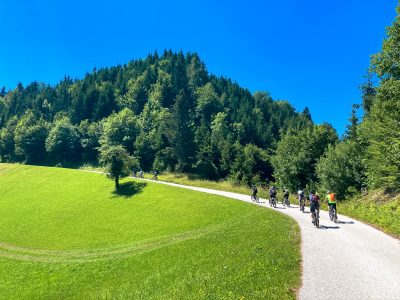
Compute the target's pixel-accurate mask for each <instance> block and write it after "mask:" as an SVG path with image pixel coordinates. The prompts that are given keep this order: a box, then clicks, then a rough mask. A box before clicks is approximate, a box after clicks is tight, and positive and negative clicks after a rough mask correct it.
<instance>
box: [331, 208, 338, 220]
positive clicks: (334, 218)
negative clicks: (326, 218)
mask: <svg viewBox="0 0 400 300" xmlns="http://www.w3.org/2000/svg"><path fill="white" fill-rule="evenodd" d="M332 219H333V222H335V223H336V222H337V216H336V209H332Z"/></svg>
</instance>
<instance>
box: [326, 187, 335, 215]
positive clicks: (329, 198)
mask: <svg viewBox="0 0 400 300" xmlns="http://www.w3.org/2000/svg"><path fill="white" fill-rule="evenodd" d="M325 199H326V201H327V202H328V206H329V211H331V210H332V209H333V208H334V209H335V219H337V208H336V194H335V193H331V191H327V192H326V197H325Z"/></svg>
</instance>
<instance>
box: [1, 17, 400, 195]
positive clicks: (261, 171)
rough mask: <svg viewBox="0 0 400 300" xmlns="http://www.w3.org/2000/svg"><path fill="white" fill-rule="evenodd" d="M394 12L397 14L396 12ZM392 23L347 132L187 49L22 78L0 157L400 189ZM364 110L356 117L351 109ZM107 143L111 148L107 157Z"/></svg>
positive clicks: (341, 189) (11, 100) (302, 184)
mask: <svg viewBox="0 0 400 300" xmlns="http://www.w3.org/2000/svg"><path fill="white" fill-rule="evenodd" d="M398 11H399V10H398ZM398 49H400V18H399V17H398V16H397V17H396V20H395V22H394V23H393V25H392V26H390V27H388V29H387V38H386V39H385V40H384V42H383V47H382V50H381V52H379V53H378V54H376V55H374V56H372V59H371V67H370V69H369V73H368V76H367V80H366V82H365V84H364V85H363V86H362V87H361V88H362V92H363V103H362V104H360V105H354V106H353V110H352V112H349V115H350V118H349V123H348V128H347V131H346V133H345V135H344V136H343V137H342V138H341V139H339V137H338V135H337V133H336V131H335V130H334V129H333V128H332V126H331V125H329V124H327V123H324V124H319V125H316V124H314V123H313V121H312V118H311V115H310V112H309V110H308V108H307V107H306V108H305V109H304V110H303V111H302V112H301V113H300V112H296V111H295V109H294V108H293V107H292V106H291V105H290V104H289V103H288V102H287V101H275V100H273V99H272V98H271V97H270V96H269V94H268V93H267V92H256V93H254V94H251V93H250V92H249V91H248V90H247V89H244V88H242V87H240V86H239V85H238V84H237V83H235V82H233V81H232V80H230V79H227V78H223V77H217V76H214V75H211V74H209V73H208V71H207V69H206V66H205V64H204V62H202V61H201V60H200V58H199V56H198V55H197V54H196V53H186V54H184V53H182V52H179V53H174V52H172V51H171V50H165V51H164V53H163V54H162V55H159V54H158V53H154V54H151V55H149V56H148V57H147V58H146V59H140V60H133V61H131V62H129V63H128V64H126V65H119V66H115V67H110V68H101V69H98V70H97V69H94V70H93V71H92V72H90V73H88V74H86V75H85V76H84V78H83V79H71V78H70V77H65V78H64V79H63V80H62V81H60V82H59V83H58V84H56V85H55V86H50V85H47V84H44V83H38V82H33V83H31V84H29V85H27V86H26V87H24V86H23V85H22V84H21V83H20V84H18V86H17V87H16V88H15V89H13V90H9V91H7V90H6V89H5V88H3V89H1V92H0V128H1V131H0V159H1V161H2V162H24V163H30V164H46V165H63V166H68V165H82V164H86V163H89V164H97V163H98V162H99V161H100V162H102V161H105V160H107V157H111V156H113V155H114V156H116V157H117V156H121V155H122V156H127V157H130V159H131V161H132V164H131V166H132V168H136V169H143V170H145V171H150V170H158V171H169V172H187V173H192V174H196V175H198V176H200V177H202V178H208V179H221V178H224V179H229V180H231V181H232V182H234V183H241V184H250V183H252V182H253V183H260V182H265V181H266V180H267V181H274V182H277V183H278V184H279V185H280V186H281V187H287V188H289V189H290V190H292V191H295V190H296V189H298V188H312V187H318V188H320V189H331V190H334V191H336V192H337V194H338V197H339V198H343V197H345V196H346V195H351V194H354V193H357V192H359V191H360V190H361V189H362V188H363V187H372V188H375V187H386V188H388V189H390V190H396V189H398V188H399V187H400V131H399V125H400V67H399V66H400V54H399V51H398ZM361 107H362V108H363V111H364V116H363V119H362V120H359V119H358V117H357V115H358V114H357V110H358V109H360V108H361ZM110 147H117V148H115V149H116V150H115V151H114V152H112V151H111V152H110V149H111V148H110Z"/></svg>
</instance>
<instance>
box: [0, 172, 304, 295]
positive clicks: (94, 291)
mask: <svg viewBox="0 0 400 300" xmlns="http://www.w3.org/2000/svg"><path fill="white" fill-rule="evenodd" d="M0 192H1V196H0V299H39V298H40V299H241V298H242V299H294V298H295V290H296V289H297V288H298V287H299V285H300V264H301V257H300V233H299V229H298V227H297V225H296V224H295V222H294V221H293V220H291V219H289V218H287V217H285V216H283V215H281V214H279V213H277V212H273V211H271V210H267V209H265V208H260V207H257V206H254V205H251V204H247V203H243V202H240V201H235V200H230V199H227V198H224V197H219V196H214V195H209V194H203V193H198V192H194V191H191V190H185V189H180V188H172V187H169V186H165V185H161V184H155V183H145V182H141V181H133V180H130V179H127V180H124V181H122V189H121V191H120V192H119V193H115V192H114V183H113V181H111V180H109V179H107V178H105V176H104V175H101V174H95V173H89V172H84V171H78V170H69V169H60V168H46V167H33V166H24V165H11V164H0Z"/></svg>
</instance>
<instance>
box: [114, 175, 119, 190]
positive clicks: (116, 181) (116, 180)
mask: <svg viewBox="0 0 400 300" xmlns="http://www.w3.org/2000/svg"><path fill="white" fill-rule="evenodd" d="M115 189H116V190H118V189H119V176H116V177H115Z"/></svg>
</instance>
